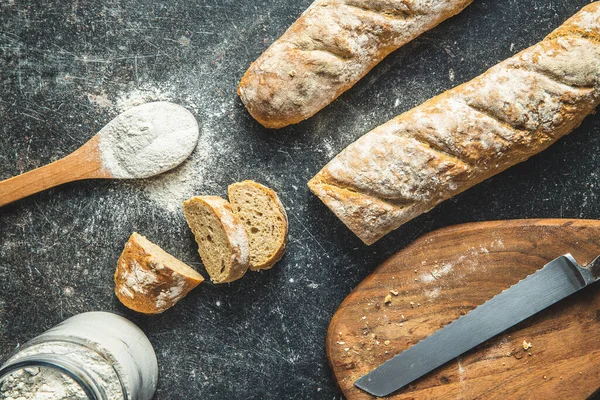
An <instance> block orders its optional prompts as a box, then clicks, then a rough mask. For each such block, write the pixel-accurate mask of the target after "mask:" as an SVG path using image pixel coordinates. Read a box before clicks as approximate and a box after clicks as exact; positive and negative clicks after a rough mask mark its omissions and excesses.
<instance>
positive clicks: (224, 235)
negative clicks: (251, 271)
mask: <svg viewBox="0 0 600 400" xmlns="http://www.w3.org/2000/svg"><path fill="white" fill-rule="evenodd" d="M183 213H184V215H185V218H186V220H187V223H188V225H189V227H190V229H191V230H192V232H193V233H194V236H195V238H196V243H198V252H199V253H200V258H202V262H203V263H204V266H205V267H206V271H207V272H208V274H209V275H210V277H211V280H212V281H213V283H226V282H232V281H234V280H236V279H239V278H241V277H242V276H244V274H245V273H246V271H247V270H248V267H249V259H250V247H249V243H248V236H247V234H246V231H245V230H244V227H243V226H242V222H241V221H240V219H239V218H238V216H237V215H235V214H234V212H233V210H232V209H231V205H230V204H229V203H228V202H227V201H226V200H223V199H222V198H220V197H218V196H195V197H192V198H191V199H189V200H186V201H185V202H184V203H183Z"/></svg>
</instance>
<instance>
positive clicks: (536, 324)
mask: <svg viewBox="0 0 600 400" xmlns="http://www.w3.org/2000/svg"><path fill="white" fill-rule="evenodd" d="M565 253H571V254H573V256H574V257H575V259H576V260H577V261H578V262H579V263H580V264H582V265H584V264H587V263H588V262H590V261H591V260H592V259H593V258H594V257H596V256H597V255H599V254H600V221H588V220H556V219H551V220H548V219H540V220H518V221H499V222H483V223H473V224H465V225H458V226H454V227H449V228H444V229H440V230H438V231H435V232H432V233H430V234H428V235H425V236H423V237H421V238H420V239H418V240H416V241H415V242H414V243H412V244H411V245H409V246H408V247H407V248H405V249H403V250H401V251H399V252H398V253H396V254H395V255H394V256H392V257H391V258H390V259H389V260H387V261H386V262H385V263H384V264H383V265H381V266H380V267H379V268H377V269H376V270H375V271H374V272H373V273H372V274H371V275H370V276H369V277H367V278H366V279H365V280H364V281H363V282H361V283H360V285H358V286H357V287H356V288H355V289H354V290H353V291H352V293H350V295H349V296H348V297H347V298H346V299H345V300H344V301H343V303H342V304H341V305H340V307H339V309H338V310H337V312H336V313H335V315H334V316H333V319H332V321H331V324H330V326H329V331H328V334H327V357H328V359H329V362H330V365H331V367H332V369H333V372H334V375H335V378H336V380H337V382H338V384H339V386H340V388H341V389H342V391H343V393H344V395H345V396H346V397H347V398H348V399H350V400H354V399H372V398H373V397H372V396H370V395H368V394H366V393H365V392H363V391H361V390H359V389H357V388H355V387H354V386H353V384H354V381H355V380H356V379H358V378H359V377H360V376H362V375H364V374H366V373H367V372H369V371H370V370H372V369H373V368H375V367H377V366H378V365H380V364H381V363H383V362H384V361H386V360H388V359H390V358H392V357H393V356H394V355H396V354H398V353H400V352H402V351H403V350H404V349H406V348H408V347H409V346H411V345H413V344H415V343H416V342H417V341H419V340H421V339H423V338H425V337H426V336H428V335H430V334H432V333H433V332H435V331H436V330H438V329H440V328H441V327H443V326H444V325H446V324H448V323H449V322H451V321H453V320H454V319H456V318H458V317H459V316H461V315H463V314H465V313H467V312H468V311H469V310H471V309H473V308H475V307H476V306H478V305H480V304H482V303H484V302H485V301H486V300H488V299H490V298H492V297H493V296H495V295H496V294H498V293H500V292H501V291H503V290H505V289H507V288H508V287H510V286H511V285H513V284H515V283H517V282H518V281H519V280H521V279H523V278H525V277H526V276H527V275H530V274H532V273H533V272H535V271H536V270H537V269H539V268H541V267H543V266H544V264H546V263H547V262H549V261H551V260H552V259H554V258H556V257H558V256H560V255H562V254H565ZM596 285H598V286H596ZM596 285H592V286H591V287H588V288H586V289H584V290H583V291H581V292H579V293H577V294H575V295H574V296H571V297H569V298H567V299H565V300H563V301H561V302H559V303H558V304H556V305H554V306H552V307H550V308H548V309H546V310H544V311H542V312H541V313H539V314H537V315H535V316H533V317H532V318H530V319H528V320H526V321H524V322H523V323H521V324H519V325H517V326H515V327H513V328H511V329H510V330H508V331H507V332H505V333H504V334H501V335H499V336H497V337H495V338H493V339H491V340H489V341H487V342H485V343H483V344H482V345H480V346H478V347H477V348H475V349H473V350H471V351H470V352H468V353H466V354H464V355H462V356H460V357H459V358H458V359H455V360H453V361H451V362H449V363H448V364H446V365H444V366H443V367H441V368H439V369H437V370H436V371H434V372H432V373H430V374H429V375H426V376H425V377H423V378H421V379H419V380H417V381H415V382H414V383H413V384H411V385H409V386H408V387H405V388H404V389H402V390H400V391H398V392H396V393H394V395H393V396H391V397H390V398H391V399H528V398H532V399H544V400H548V399H585V398H587V397H589V396H590V395H592V394H593V393H594V392H595V391H596V390H597V389H598V388H599V387H600V284H596ZM392 292H393V293H392ZM395 293H397V295H395ZM388 295H391V302H390V303H387V304H386V303H385V299H386V296H388ZM388 299H389V298H388ZM524 341H525V342H527V343H531V345H532V347H531V348H529V349H528V350H525V349H524V347H523V343H524Z"/></svg>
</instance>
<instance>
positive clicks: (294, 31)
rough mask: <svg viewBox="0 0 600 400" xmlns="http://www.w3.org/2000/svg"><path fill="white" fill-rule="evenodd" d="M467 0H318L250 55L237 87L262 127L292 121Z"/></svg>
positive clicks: (325, 101)
mask: <svg viewBox="0 0 600 400" xmlns="http://www.w3.org/2000/svg"><path fill="white" fill-rule="evenodd" d="M472 1H473V0H435V1H431V0H317V1H315V2H314V3H313V4H312V5H311V6H310V7H309V8H308V9H307V10H306V11H305V12H304V13H303V14H302V16H301V17H300V18H298V20H297V21H296V22H294V24H292V26H291V27H290V28H289V29H288V30H287V31H286V32H285V33H284V34H283V36H281V37H280V38H279V39H278V40H277V41H275V43H273V44H272V45H271V46H270V47H269V48H268V49H267V50H266V51H265V52H264V53H263V54H262V55H261V56H260V57H259V58H258V59H257V60H256V61H255V62H254V63H252V65H251V66H250V68H249V69H248V71H247V72H246V74H245V75H244V76H243V78H242V80H241V82H240V85H239V87H238V94H239V95H240V97H241V99H242V101H243V102H244V104H245V105H246V108H247V109H248V111H249V112H250V114H251V115H252V116H253V117H254V118H255V119H256V120H257V121H258V122H260V123H261V124H262V125H264V126H265V127H267V128H282V127H284V126H287V125H290V124H295V123H298V122H300V121H302V120H304V119H306V118H309V117H311V116H312V115H314V114H315V113H317V112H318V111H319V110H321V109H322V108H323V107H325V106H326V105H328V104H329V103H331V102H332V101H333V100H335V99H336V98H337V97H338V96H339V95H341V94H342V93H344V92H345V91H346V90H348V89H350V88H351V87H352V86H353V85H354V84H355V83H356V82H357V81H358V80H359V79H360V78H362V77H363V76H364V75H365V74H366V73H367V72H369V71H370V70H371V68H373V67H374V66H375V65H377V63H379V62H380V61H381V60H383V59H384V58H385V57H386V56H387V55H388V54H390V53H391V52H393V51H394V50H396V49H398V48H399V47H401V46H403V45H404V44H406V43H408V42H410V41H411V40H413V39H414V38H416V37H417V36H419V35H420V34H422V33H423V32H425V31H427V30H430V29H432V28H434V27H435V26H436V25H438V24H440V23H441V22H442V21H444V20H446V19H447V18H450V17H452V16H453V15H455V14H458V13H459V12H461V11H462V10H463V9H464V8H465V7H467V6H468V5H469V4H470V3H471V2H472Z"/></svg>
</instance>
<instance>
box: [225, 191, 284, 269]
mask: <svg viewBox="0 0 600 400" xmlns="http://www.w3.org/2000/svg"><path fill="white" fill-rule="evenodd" d="M228 196H229V201H230V203H231V206H232V208H233V211H234V212H235V213H236V214H237V216H238V217H239V218H240V220H241V221H242V223H243V224H244V229H246V233H247V235H248V239H249V241H250V269H252V270H254V271H257V270H261V269H270V268H271V267H273V265H274V264H275V263H276V262H277V261H279V260H280V259H281V257H283V253H284V252H285V245H286V242H287V233H288V219H287V214H286V213H285V209H284V208H283V204H281V201H279V197H277V194H276V193H275V192H274V191H273V190H272V189H269V188H268V187H266V186H263V185H261V184H260V183H256V182H254V181H243V182H238V183H234V184H232V185H230V186H229V188H228Z"/></svg>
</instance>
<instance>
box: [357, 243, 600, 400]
mask: <svg viewBox="0 0 600 400" xmlns="http://www.w3.org/2000/svg"><path fill="white" fill-rule="evenodd" d="M599 277H600V256H599V257H597V258H596V259H595V260H594V261H592V262H591V263H590V264H588V265H587V266H586V267H582V266H580V265H579V264H578V263H577V261H576V260H575V259H574V258H573V256H572V255H571V254H566V255H564V256H560V257H558V258H556V259H554V260H552V261H551V262H549V263H548V264H546V265H545V266H544V267H543V268H541V269H540V270H538V271H537V272H535V273H533V274H531V275H529V276H528V277H526V278H525V279H523V280H521V281H520V282H518V283H517V284H515V285H513V286H511V287H510V288H508V289H506V290H505V291H503V292H501V293H500V294H498V295H496V296H494V297H493V298H492V299H490V300H488V301H487V302H485V303H484V304H482V305H480V306H478V307H476V308H474V309H473V310H471V311H470V312H468V313H467V314H465V315H463V316H461V317H460V318H458V319H456V320H454V321H452V322H451V323H449V324H448V325H446V326H445V327H443V328H442V329H440V330H438V331H436V332H435V333H433V334H432V335H430V336H428V337H426V338H425V339H423V340H421V341H420V342H418V343H416V344H415V345H414V346H412V347H409V348H408V349H406V350H405V351H403V352H402V353H400V354H398V355H396V356H395V357H393V358H392V359H390V360H388V361H386V362H385V363H383V364H381V365H380V366H378V367H377V368H375V369H374V370H373V371H371V372H369V373H368V374H366V375H364V376H363V377H361V378H359V379H358V380H357V381H356V382H355V383H354V385H355V386H356V387H358V388H360V389H362V390H364V391H366V392H367V393H370V394H372V395H374V396H377V397H385V396H388V395H390V394H391V393H393V392H395V391H396V390H399V389H401V388H402V387H404V386H406V385H408V384H409V383H411V382H413V381H414V380H416V379H418V378H420V377H421V376H423V375H425V374H427V373H428V372H431V371H433V370H434V369H436V368H438V367H440V366H442V365H443V364H445V363H447V362H448V361H450V360H452V359H454V358H456V357H458V356H459V355H461V354H463V353H465V352H466V351H468V350H470V349H472V348H473V347H475V346H478V345H479V344H481V343H483V342H485V341H486V340H488V339H491V338H492V337H494V336H496V335H498V334H499V333H502V332H504V331H505V330H507V329H508V328H510V327H512V326H514V325H516V324H518V323H519V322H521V321H524V320H525V319H527V318H529V317H531V316H532V315H534V314H536V313H538V312H540V311H542V310H543V309H545V308H547V307H550V306H551V305H553V304H555V303H557V302H558V301H560V300H562V299H564V298H565V297H567V296H570V295H572V294H574V293H576V292H578V291H579V290H581V289H583V288H585V287H586V286H588V285H590V284H591V283H594V282H596V281H597V280H598V278H599Z"/></svg>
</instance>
